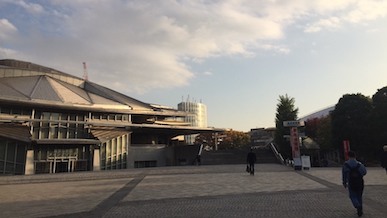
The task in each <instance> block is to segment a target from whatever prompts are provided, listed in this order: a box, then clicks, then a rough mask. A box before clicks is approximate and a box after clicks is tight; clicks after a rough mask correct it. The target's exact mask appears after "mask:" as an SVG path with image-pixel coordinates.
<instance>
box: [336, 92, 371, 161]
mask: <svg viewBox="0 0 387 218" xmlns="http://www.w3.org/2000/svg"><path fill="white" fill-rule="evenodd" d="M371 111H372V103H371V99H370V98H368V97H366V96H364V95H362V94H360V93H358V94H346V95H344V96H343V97H341V98H340V99H339V102H338V103H337V104H336V106H335V109H334V110H333V112H332V114H331V115H332V140H333V143H334V146H336V148H339V149H340V151H343V146H342V144H343V141H344V140H349V142H350V147H351V150H354V151H356V152H357V153H358V155H359V156H360V157H366V156H368V155H369V149H368V146H369V144H370V143H369V133H370V132H369V118H370V114H371ZM341 154H342V152H341Z"/></svg>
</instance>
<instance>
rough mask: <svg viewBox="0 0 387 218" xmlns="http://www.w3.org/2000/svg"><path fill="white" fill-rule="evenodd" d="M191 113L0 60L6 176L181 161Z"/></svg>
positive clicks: (1, 168) (1, 158) (0, 131)
mask: <svg viewBox="0 0 387 218" xmlns="http://www.w3.org/2000/svg"><path fill="white" fill-rule="evenodd" d="M188 115H190V114H189V113H186V112H183V111H178V110H175V109H171V108H168V107H163V106H158V105H152V104H148V103H144V102H141V101H139V100H136V99H133V98H131V97H129V96H126V95H124V94H121V93H118V92H116V91H114V90H111V89H109V88H106V87H103V86H101V85H98V84H96V83H93V82H90V81H86V80H84V79H81V78H78V77H75V76H73V75H70V74H67V73H63V72H60V71H57V70H55V69H51V68H48V67H44V66H40V65H37V64H34V63H29V62H24V61H18V60H0V175H1V174H3V175H5V174H35V173H59V172H76V171H91V170H113V169H122V168H133V167H154V166H168V165H176V158H175V157H176V154H175V149H174V144H175V142H174V141H173V140H172V138H173V137H175V136H178V135H189V134H197V133H202V132H213V131H215V132H216V131H222V130H221V129H214V128H202V127H192V126H189V124H188V123H186V122H185V121H184V119H185V117H186V116H188Z"/></svg>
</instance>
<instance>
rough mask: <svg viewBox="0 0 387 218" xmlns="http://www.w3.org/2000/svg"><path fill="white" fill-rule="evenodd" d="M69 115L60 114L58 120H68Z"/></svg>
mask: <svg viewBox="0 0 387 218" xmlns="http://www.w3.org/2000/svg"><path fill="white" fill-rule="evenodd" d="M68 116H69V115H68V114H66V113H62V114H61V115H60V120H68V118H69V117H68Z"/></svg>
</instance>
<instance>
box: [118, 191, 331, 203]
mask: <svg viewBox="0 0 387 218" xmlns="http://www.w3.org/2000/svg"><path fill="white" fill-rule="evenodd" d="M303 192H304V193H311V192H313V193H326V192H332V193H336V191H333V190H331V189H312V190H284V191H259V192H252V193H237V194H235V193H233V194H220V195H207V196H193V197H178V198H163V199H146V200H137V201H121V202H119V203H118V204H117V205H116V206H117V207H122V206H127V205H138V204H144V203H158V202H166V201H181V200H182V201H184V200H211V199H219V198H224V197H243V196H245V197H246V196H247V197H248V196H275V195H283V194H289V193H303Z"/></svg>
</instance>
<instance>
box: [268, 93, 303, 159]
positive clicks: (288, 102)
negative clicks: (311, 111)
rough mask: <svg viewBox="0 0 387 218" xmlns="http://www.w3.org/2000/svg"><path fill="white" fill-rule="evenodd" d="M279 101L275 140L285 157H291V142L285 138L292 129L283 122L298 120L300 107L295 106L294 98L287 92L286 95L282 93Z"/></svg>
mask: <svg viewBox="0 0 387 218" xmlns="http://www.w3.org/2000/svg"><path fill="white" fill-rule="evenodd" d="M278 101H279V102H278V104H277V113H276V118H275V126H276V131H275V136H274V142H275V144H276V145H277V146H278V149H279V150H280V152H281V154H282V156H283V157H284V158H291V156H292V155H291V154H292V149H291V147H290V142H289V141H288V140H286V139H285V138H284V136H285V135H289V134H290V130H289V128H288V127H284V126H283V122H284V121H288V120H297V116H298V108H295V106H294V103H295V100H294V98H290V97H289V96H288V95H287V94H286V95H285V96H283V95H280V96H279V99H278Z"/></svg>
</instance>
